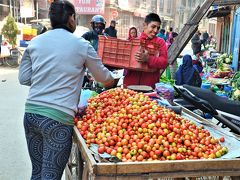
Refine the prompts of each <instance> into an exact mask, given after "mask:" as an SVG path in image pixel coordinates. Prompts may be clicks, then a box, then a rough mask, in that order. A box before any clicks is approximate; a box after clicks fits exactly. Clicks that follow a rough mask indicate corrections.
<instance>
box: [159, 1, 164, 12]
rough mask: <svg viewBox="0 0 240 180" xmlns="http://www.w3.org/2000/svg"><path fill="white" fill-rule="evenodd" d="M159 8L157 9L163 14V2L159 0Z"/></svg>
mask: <svg viewBox="0 0 240 180" xmlns="http://www.w3.org/2000/svg"><path fill="white" fill-rule="evenodd" d="M159 5H160V7H159V10H160V12H163V8H164V0H160V4H159Z"/></svg>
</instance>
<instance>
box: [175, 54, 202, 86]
mask: <svg viewBox="0 0 240 180" xmlns="http://www.w3.org/2000/svg"><path fill="white" fill-rule="evenodd" d="M175 80H176V81H175V83H176V85H183V84H188V85H190V86H197V87H200V86H201V85H202V79H201V77H200V75H199V73H198V71H197V70H196V69H195V68H194V67H193V64H192V57H191V56H190V55H188V54H187V55H185V56H183V63H182V65H181V66H180V67H179V68H178V70H177V72H176V77H175Z"/></svg>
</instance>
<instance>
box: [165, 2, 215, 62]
mask: <svg viewBox="0 0 240 180" xmlns="http://www.w3.org/2000/svg"><path fill="white" fill-rule="evenodd" d="M213 2H214V0H206V1H205V2H204V4H203V5H202V6H201V7H200V8H198V9H197V10H195V11H194V13H195V14H194V15H193V16H192V18H191V19H189V21H188V22H187V23H186V24H185V25H184V27H183V28H182V30H181V32H180V33H179V35H178V36H177V37H176V40H175V41H174V42H173V44H172V45H171V47H170V48H169V50H168V63H169V64H172V63H173V62H174V61H176V59H177V57H178V56H179V54H180V53H181V51H182V50H183V49H184V47H185V46H186V44H187V43H188V42H189V40H190V39H191V38H192V36H193V35H194V33H195V32H196V31H197V28H198V24H199V22H200V21H201V19H202V18H203V16H204V15H205V14H206V13H207V11H208V10H209V8H210V7H211V5H212V3H213Z"/></svg>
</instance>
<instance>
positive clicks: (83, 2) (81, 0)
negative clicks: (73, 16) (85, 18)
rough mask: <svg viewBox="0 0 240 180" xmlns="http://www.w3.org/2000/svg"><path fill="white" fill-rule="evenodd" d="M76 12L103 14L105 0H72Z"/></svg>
mask: <svg viewBox="0 0 240 180" xmlns="http://www.w3.org/2000/svg"><path fill="white" fill-rule="evenodd" d="M74 6H75V9H76V12H77V14H104V8H105V0H74Z"/></svg>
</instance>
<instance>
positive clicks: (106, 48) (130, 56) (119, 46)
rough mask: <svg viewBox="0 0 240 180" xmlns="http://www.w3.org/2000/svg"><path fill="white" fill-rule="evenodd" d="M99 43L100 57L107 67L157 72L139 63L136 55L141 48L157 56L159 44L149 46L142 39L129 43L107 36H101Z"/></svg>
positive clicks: (145, 64)
mask: <svg viewBox="0 0 240 180" xmlns="http://www.w3.org/2000/svg"><path fill="white" fill-rule="evenodd" d="M98 43H99V44H98V55H99V56H100V58H101V59H102V62H103V64H105V65H109V66H113V67H118V68H125V69H133V70H138V71H145V72H154V71H156V69H152V68H151V69H150V68H149V67H148V65H147V63H139V62H137V61H136V60H135V57H134V55H135V53H136V52H137V51H138V50H139V48H140V47H144V48H145V49H147V50H148V52H149V54H150V55H156V56H157V55H158V54H159V51H158V50H159V45H158V44H152V43H151V44H147V42H146V41H140V39H133V40H131V41H128V40H122V39H117V38H111V37H105V36H99V42H98Z"/></svg>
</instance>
